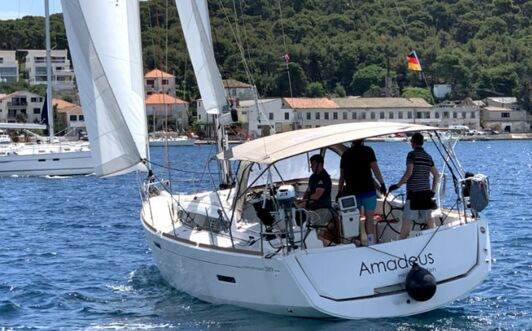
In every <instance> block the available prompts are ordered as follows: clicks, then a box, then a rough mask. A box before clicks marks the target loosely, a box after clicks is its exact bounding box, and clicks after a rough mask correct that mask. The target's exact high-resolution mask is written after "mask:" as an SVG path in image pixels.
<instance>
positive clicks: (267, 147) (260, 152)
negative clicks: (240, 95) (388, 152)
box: [218, 122, 441, 164]
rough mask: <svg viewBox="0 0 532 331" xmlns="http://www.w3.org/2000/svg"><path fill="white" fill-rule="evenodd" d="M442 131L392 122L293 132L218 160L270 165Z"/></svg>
mask: <svg viewBox="0 0 532 331" xmlns="http://www.w3.org/2000/svg"><path fill="white" fill-rule="evenodd" d="M435 130H441V128H436V127H431V126H425V125H418V124H409V123H393V122H356V123H344V124H337V125H328V126H322V127H319V128H313V129H303V130H295V131H289V132H284V133H279V134H275V135H272V136H268V137H264V138H261V139H255V140H252V141H249V142H247V143H244V144H242V145H239V146H235V147H233V148H231V149H230V150H228V151H226V152H225V153H220V154H218V158H220V159H229V160H240V161H250V162H255V163H262V164H272V163H275V162H277V161H279V160H283V159H285V158H287V157H290V156H293V155H298V154H301V153H305V152H308V151H311V150H314V149H319V148H323V147H326V146H332V145H335V144H340V143H345V142H349V141H353V140H357V139H365V138H371V137H377V136H382V135H388V134H396V133H401V132H403V133H406V132H415V131H435Z"/></svg>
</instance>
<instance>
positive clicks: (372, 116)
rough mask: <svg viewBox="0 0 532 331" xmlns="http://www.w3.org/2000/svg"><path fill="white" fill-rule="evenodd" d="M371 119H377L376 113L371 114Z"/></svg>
mask: <svg viewBox="0 0 532 331" xmlns="http://www.w3.org/2000/svg"><path fill="white" fill-rule="evenodd" d="M371 119H372V120H374V119H375V113H374V112H371Z"/></svg>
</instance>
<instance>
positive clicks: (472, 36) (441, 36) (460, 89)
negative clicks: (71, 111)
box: [0, 0, 532, 104]
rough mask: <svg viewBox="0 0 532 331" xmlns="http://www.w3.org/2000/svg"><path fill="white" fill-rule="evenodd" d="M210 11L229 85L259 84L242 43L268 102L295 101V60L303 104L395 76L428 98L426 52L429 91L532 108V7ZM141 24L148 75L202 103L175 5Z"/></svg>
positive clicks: (291, 2) (428, 3) (444, 4)
mask: <svg viewBox="0 0 532 331" xmlns="http://www.w3.org/2000/svg"><path fill="white" fill-rule="evenodd" d="M166 3H168V4H169V8H165V4H166ZM209 6H210V9H211V24H212V26H213V41H214V50H215V54H216V57H217V61H218V64H219V67H220V70H221V72H222V76H223V77H224V78H229V77H230V78H235V79H238V80H241V81H245V82H249V79H248V75H247V74H246V68H245V66H244V65H243V61H242V55H241V53H240V52H239V49H238V43H237V42H235V39H238V40H240V44H241V46H242V53H243V56H244V57H245V58H246V60H247V65H248V68H249V71H250V73H251V74H252V77H253V79H254V82H255V84H256V85H257V88H258V90H259V93H260V94H261V97H271V96H289V95H290V89H289V84H288V77H287V70H286V67H287V63H286V62H285V60H284V59H283V56H284V55H285V54H288V55H289V58H290V60H289V62H288V67H289V69H290V81H291V84H292V94H293V95H294V96H322V95H331V96H332V95H339V96H341V95H354V94H356V95H359V94H362V93H365V92H367V91H370V92H371V91H375V90H377V91H378V90H379V89H382V88H383V87H384V82H385V79H384V77H386V76H388V77H392V83H393V86H391V89H390V90H392V91H395V92H394V93H398V94H402V93H403V91H405V89H406V88H413V87H422V88H423V87H425V82H424V81H423V79H421V78H420V75H419V73H416V72H411V71H408V70H407V67H406V55H407V54H408V53H409V52H410V51H411V50H416V52H417V54H418V56H419V59H420V62H421V65H422V67H423V69H424V73H425V75H426V79H427V81H428V83H429V84H430V85H432V84H434V83H436V84H437V83H447V84H452V86H453V95H452V96H451V97H452V98H464V97H466V96H470V97H473V98H482V97H486V96H494V95H504V96H517V97H518V98H519V99H520V101H521V102H522V103H523V104H525V103H526V104H529V101H528V99H527V98H529V93H530V87H529V86H530V79H531V76H532V25H531V19H532V2H531V1H528V0H445V1H442V0H410V1H392V0H376V1H371V2H370V1H364V0H341V1H340V0H329V1H320V0H284V1H279V0H278V1H271V0H253V1H249V0H248V1H243V0H238V1H236V0H235V1H229V0H219V1H209ZM166 17H167V18H168V19H166ZM141 21H142V23H141V24H142V31H143V33H142V39H143V40H142V42H143V52H144V62H145V69H146V70H148V69H152V68H154V67H158V68H160V69H162V70H166V71H168V72H171V73H174V74H175V75H176V76H177V78H176V81H177V84H178V86H179V88H180V89H181V90H183V89H184V90H185V91H187V92H186V94H184V96H185V98H186V99H188V100H192V99H194V98H196V97H197V96H198V91H197V88H196V87H195V78H194V74H193V72H192V66H191V64H190V61H189V60H188V55H187V53H186V47H185V44H184V41H183V36H182V32H181V29H180V26H179V18H178V15H177V12H176V9H175V4H174V2H173V1H167V0H151V1H148V2H141ZM51 26H52V44H53V46H55V47H56V48H58V49H61V48H66V47H67V40H66V34H65V31H64V27H63V21H62V16H61V14H55V15H52V17H51ZM43 27H44V18H42V17H23V18H22V19H18V20H8V21H0V48H1V49H22V48H44V32H43ZM109 28H112V27H109ZM235 36H236V38H235ZM166 40H167V42H166ZM166 45H167V46H168V47H166ZM409 91H410V92H411V91H412V89H410V90H409ZM414 91H415V89H414ZM182 95H183V94H182ZM525 99H526V100H525Z"/></svg>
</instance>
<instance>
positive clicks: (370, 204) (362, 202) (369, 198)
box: [355, 191, 377, 210]
mask: <svg viewBox="0 0 532 331" xmlns="http://www.w3.org/2000/svg"><path fill="white" fill-rule="evenodd" d="M355 197H356V198H357V207H358V209H360V208H362V207H364V210H375V208H376V207H377V193H376V192H375V191H370V192H363V193H359V194H355Z"/></svg>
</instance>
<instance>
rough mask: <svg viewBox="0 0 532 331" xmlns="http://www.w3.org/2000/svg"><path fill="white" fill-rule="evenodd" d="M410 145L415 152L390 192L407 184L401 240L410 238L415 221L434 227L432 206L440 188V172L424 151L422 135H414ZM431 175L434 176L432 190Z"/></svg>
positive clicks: (408, 158) (410, 154)
mask: <svg viewBox="0 0 532 331" xmlns="http://www.w3.org/2000/svg"><path fill="white" fill-rule="evenodd" d="M410 143H411V145H412V149H413V150H412V151H411V152H409V153H408V156H407V157H406V171H405V173H404V175H403V177H402V178H401V180H400V181H399V182H398V183H397V184H394V185H392V186H390V191H393V190H396V189H398V188H399V187H400V186H401V185H403V184H404V183H406V203H405V207H404V210H403V224H402V226H401V234H400V235H399V239H404V238H406V237H408V235H409V234H410V230H411V228H412V220H414V219H415V220H419V221H424V222H426V224H427V226H428V227H429V228H433V227H434V221H433V219H432V217H431V206H432V198H433V197H434V194H435V192H436V189H437V187H438V178H439V176H438V170H437V169H436V167H435V166H434V161H433V160H432V157H431V156H430V155H429V154H428V153H427V152H425V150H424V149H423V135H422V134H421V133H418V132H416V133H414V135H412V138H411V139H410ZM430 174H432V188H431V186H430Z"/></svg>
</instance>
